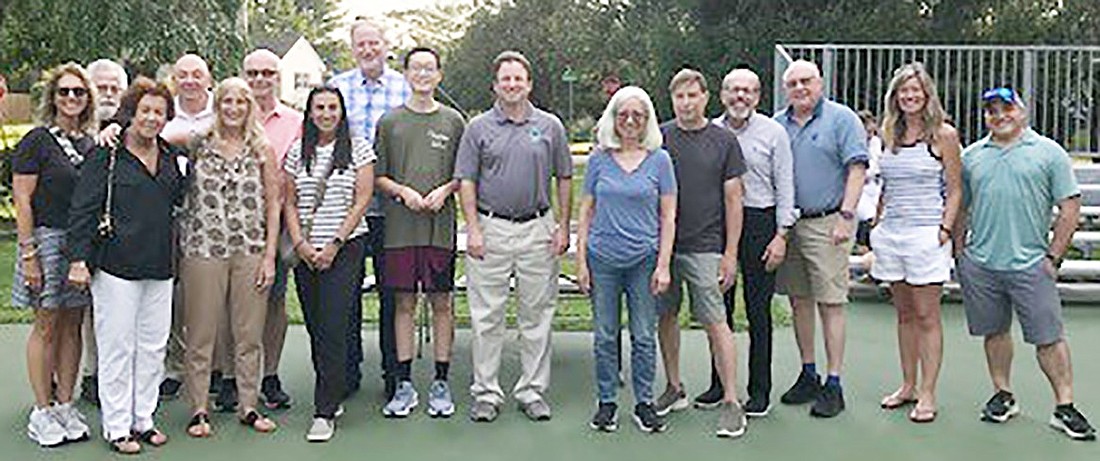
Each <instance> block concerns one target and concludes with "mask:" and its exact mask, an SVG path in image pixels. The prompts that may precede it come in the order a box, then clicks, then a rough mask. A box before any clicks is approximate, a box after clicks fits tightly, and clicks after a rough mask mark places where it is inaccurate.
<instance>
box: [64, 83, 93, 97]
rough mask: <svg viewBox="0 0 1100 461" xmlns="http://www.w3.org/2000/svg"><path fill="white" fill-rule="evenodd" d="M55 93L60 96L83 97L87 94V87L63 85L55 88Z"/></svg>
mask: <svg viewBox="0 0 1100 461" xmlns="http://www.w3.org/2000/svg"><path fill="white" fill-rule="evenodd" d="M57 94H58V95H59V96H62V97H65V96H74V97H77V98H83V97H85V96H87V95H88V89H87V88H81V87H67V86H63V87H60V88H58V89H57Z"/></svg>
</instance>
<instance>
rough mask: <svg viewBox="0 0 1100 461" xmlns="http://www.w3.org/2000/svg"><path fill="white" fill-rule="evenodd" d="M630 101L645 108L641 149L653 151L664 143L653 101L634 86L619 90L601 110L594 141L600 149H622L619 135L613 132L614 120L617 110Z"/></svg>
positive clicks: (617, 113)
mask: <svg viewBox="0 0 1100 461" xmlns="http://www.w3.org/2000/svg"><path fill="white" fill-rule="evenodd" d="M631 99H637V100H639V101H641V102H642V105H643V106H645V111H646V123H645V132H644V134H643V135H642V139H641V140H640V141H641V144H642V147H644V148H645V149H646V150H654V149H657V148H659V147H661V145H662V144H663V143H664V137H663V136H661V127H660V126H659V125H658V124H657V113H656V111H655V110H654V109H653V100H651V99H650V98H649V94H648V93H646V92H645V90H643V89H641V88H638V87H636V86H626V87H623V88H620V89H619V91H616V92H615V94H614V95H613V96H611V101H608V103H607V108H605V109H604V110H603V115H601V116H600V120H599V121H598V122H596V141H597V142H598V144H599V146H600V147H602V148H604V149H619V148H621V147H622V145H623V143H622V139H621V138H619V133H617V132H616V131H615V119H616V117H618V115H619V108H620V107H622V105H623V104H624V103H626V102H627V101H629V100H631Z"/></svg>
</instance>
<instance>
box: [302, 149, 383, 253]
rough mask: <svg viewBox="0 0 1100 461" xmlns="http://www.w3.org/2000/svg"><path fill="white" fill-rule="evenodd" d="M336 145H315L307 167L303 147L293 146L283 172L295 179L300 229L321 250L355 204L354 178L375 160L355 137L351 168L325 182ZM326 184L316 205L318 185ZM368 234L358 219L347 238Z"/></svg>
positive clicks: (363, 221)
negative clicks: (303, 158) (307, 167)
mask: <svg viewBox="0 0 1100 461" xmlns="http://www.w3.org/2000/svg"><path fill="white" fill-rule="evenodd" d="M335 145H336V144H335V143H331V144H329V145H327V146H317V150H316V152H315V153H314V155H315V157H314V158H313V160H312V162H311V163H310V168H309V169H308V170H307V169H306V168H305V165H304V162H302V144H301V143H294V144H293V145H291V147H290V151H289V152H287V154H286V161H285V162H283V170H284V171H286V172H287V174H289V175H290V177H291V178H294V185H295V188H296V189H297V193H298V197H297V198H298V220H299V224H301V225H302V226H303V229H305V228H309V233H308V234H307V235H306V239H307V240H308V241H309V244H310V245H313V247H314V248H316V249H318V250H320V249H322V248H324V246H325V244H327V243H329V242H331V241H332V239H333V238H334V237H336V232H337V231H338V230H340V226H341V225H343V223H344V218H345V217H347V215H348V213H349V212H350V211H351V207H352V206H353V205H354V204H355V176H356V174H357V173H358V172H359V170H360V169H361V168H367V167H368V166H370V164H372V163H374V162H375V161H376V160H377V157H376V156H375V155H374V151H373V150H371V148H370V145H369V144H367V143H366V141H364V140H362V139H360V138H355V139H352V143H351V165H349V166H348V168H344V169H339V170H332V172H331V175H329V177H328V178H327V179H326V178H325V173H326V172H327V171H329V168H330V165H332V160H333V150H334V147H335ZM322 182H324V183H325V188H324V189H325V190H324V196H323V197H321V198H320V199H321V202H320V204H319V205H318V204H317V202H316V200H317V196H318V193H319V192H320V188H321V187H320V185H321V183H322ZM366 233H367V222H366V220H362V219H361V220H359V223H358V224H357V225H356V226H355V230H353V231H352V233H351V235H349V236H348V237H347V240H351V239H353V238H355V237H358V236H360V235H364V234H366Z"/></svg>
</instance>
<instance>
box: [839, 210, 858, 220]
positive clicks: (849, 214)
mask: <svg viewBox="0 0 1100 461" xmlns="http://www.w3.org/2000/svg"><path fill="white" fill-rule="evenodd" d="M840 217H841V218H844V220H845V221H851V220H853V219H856V214H855V213H853V212H851V211H849V210H840Z"/></svg>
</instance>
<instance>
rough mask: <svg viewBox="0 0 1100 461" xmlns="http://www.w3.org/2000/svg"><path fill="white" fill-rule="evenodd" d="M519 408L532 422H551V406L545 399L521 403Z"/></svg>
mask: <svg viewBox="0 0 1100 461" xmlns="http://www.w3.org/2000/svg"><path fill="white" fill-rule="evenodd" d="M519 407H520V410H523V414H525V415H527V419H530V420H531V421H550V404H548V403H546V401H545V400H543V399H538V400H533V401H531V402H528V403H521V404H520V405H519Z"/></svg>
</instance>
